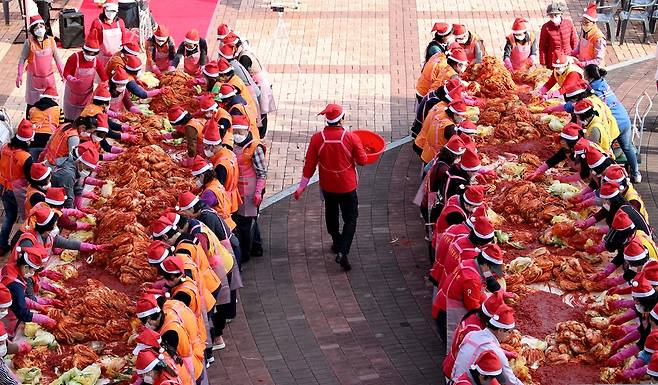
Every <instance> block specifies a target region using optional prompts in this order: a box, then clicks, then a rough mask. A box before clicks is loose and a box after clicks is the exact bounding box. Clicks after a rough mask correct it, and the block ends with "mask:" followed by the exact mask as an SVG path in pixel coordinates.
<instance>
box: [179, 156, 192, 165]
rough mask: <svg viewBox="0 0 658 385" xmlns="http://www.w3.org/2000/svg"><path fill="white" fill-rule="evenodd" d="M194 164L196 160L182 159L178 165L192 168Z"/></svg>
mask: <svg viewBox="0 0 658 385" xmlns="http://www.w3.org/2000/svg"><path fill="white" fill-rule="evenodd" d="M192 163H194V158H190V157H189V156H188V157H185V158H184V159H182V160H181V161H180V162H179V163H178V164H180V165H181V166H183V167H188V168H189V167H192Z"/></svg>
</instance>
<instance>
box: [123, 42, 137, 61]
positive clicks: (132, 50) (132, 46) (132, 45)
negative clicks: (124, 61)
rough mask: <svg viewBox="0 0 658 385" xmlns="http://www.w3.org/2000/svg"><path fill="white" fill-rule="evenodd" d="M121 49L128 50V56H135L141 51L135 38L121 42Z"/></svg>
mask: <svg viewBox="0 0 658 385" xmlns="http://www.w3.org/2000/svg"><path fill="white" fill-rule="evenodd" d="M122 47H123V49H124V50H125V51H126V52H128V53H129V54H130V55H128V56H129V57H130V56H131V55H132V56H137V55H139V54H140V52H141V48H140V47H139V43H138V42H137V41H136V40H131V41H129V42H127V43H125V44H123V46H122Z"/></svg>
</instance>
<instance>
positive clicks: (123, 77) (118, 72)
mask: <svg viewBox="0 0 658 385" xmlns="http://www.w3.org/2000/svg"><path fill="white" fill-rule="evenodd" d="M128 57H130V56H128ZM112 81H113V82H114V83H115V84H128V82H130V75H128V73H127V72H126V70H125V69H123V67H117V68H116V69H115V70H114V75H112Z"/></svg>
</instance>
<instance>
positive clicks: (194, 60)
mask: <svg viewBox="0 0 658 385" xmlns="http://www.w3.org/2000/svg"><path fill="white" fill-rule="evenodd" d="M200 62H201V49H200V48H197V50H196V52H195V53H193V54H192V55H190V56H185V57H184V59H183V68H184V69H185V73H186V74H188V75H190V76H194V77H196V76H199V75H200V74H201V65H200V64H199V63H200Z"/></svg>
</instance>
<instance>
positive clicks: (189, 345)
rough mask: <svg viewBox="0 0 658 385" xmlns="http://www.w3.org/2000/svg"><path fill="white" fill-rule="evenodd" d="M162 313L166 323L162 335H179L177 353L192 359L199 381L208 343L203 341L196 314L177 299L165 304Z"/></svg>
mask: <svg viewBox="0 0 658 385" xmlns="http://www.w3.org/2000/svg"><path fill="white" fill-rule="evenodd" d="M162 312H163V313H164V322H163V323H162V327H161V328H160V335H162V334H164V333H165V332H168V331H173V332H175V333H176V335H178V346H177V347H176V353H178V355H179V356H180V357H181V358H183V359H186V358H187V359H189V358H191V359H192V362H193V365H194V378H195V379H197V380H198V379H199V377H201V375H202V374H203V365H204V363H203V361H204V350H205V348H206V342H205V340H202V339H201V334H200V333H199V328H198V326H197V319H196V316H195V315H194V312H192V310H190V308H189V307H187V306H185V304H184V303H182V302H181V301H177V300H175V299H170V300H168V301H167V302H165V303H164V305H163V307H162Z"/></svg>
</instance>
